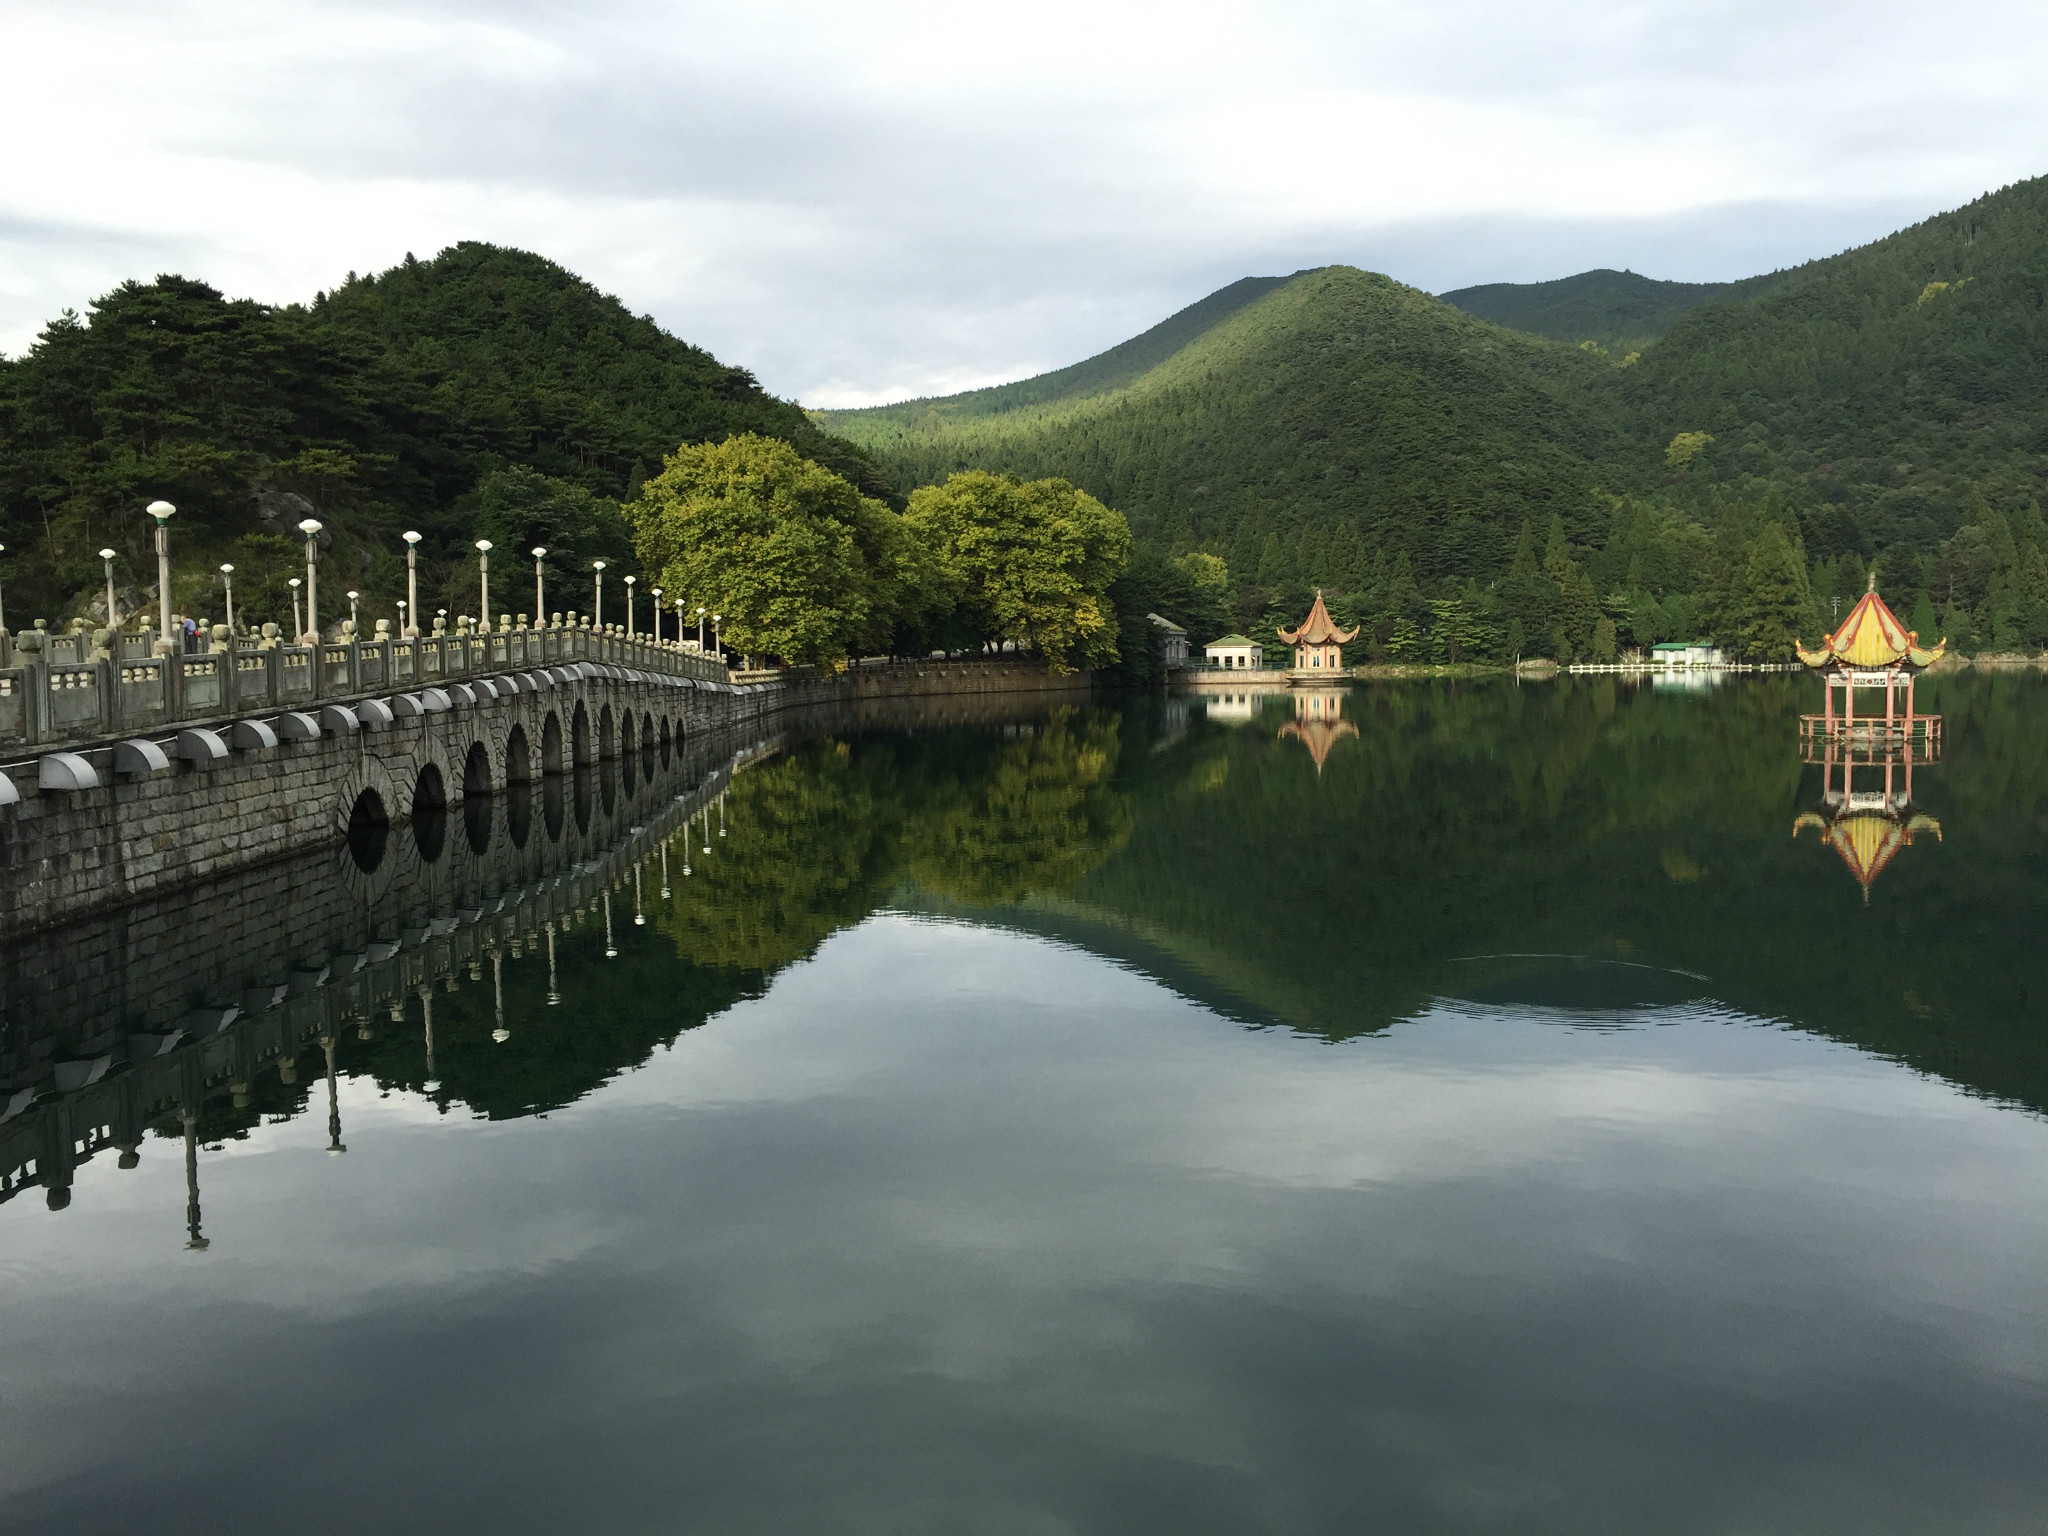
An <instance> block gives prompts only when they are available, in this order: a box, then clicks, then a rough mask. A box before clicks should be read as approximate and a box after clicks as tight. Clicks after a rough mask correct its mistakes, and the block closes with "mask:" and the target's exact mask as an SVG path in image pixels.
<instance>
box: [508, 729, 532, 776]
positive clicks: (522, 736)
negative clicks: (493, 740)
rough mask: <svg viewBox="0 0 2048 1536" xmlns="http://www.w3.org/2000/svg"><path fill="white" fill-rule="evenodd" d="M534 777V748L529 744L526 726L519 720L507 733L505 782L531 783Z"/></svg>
mask: <svg viewBox="0 0 2048 1536" xmlns="http://www.w3.org/2000/svg"><path fill="white" fill-rule="evenodd" d="M532 778H533V748H532V747H530V746H528V745H527V741H526V727H525V726H524V725H522V724H520V723H519V722H517V721H514V722H513V725H512V729H511V730H509V731H507V732H506V733H505V782H506V784H508V785H511V784H525V783H529V782H530V781H531V780H532Z"/></svg>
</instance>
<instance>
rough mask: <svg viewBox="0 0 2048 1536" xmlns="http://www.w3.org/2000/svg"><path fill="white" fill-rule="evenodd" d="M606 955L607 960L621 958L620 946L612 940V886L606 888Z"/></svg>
mask: <svg viewBox="0 0 2048 1536" xmlns="http://www.w3.org/2000/svg"><path fill="white" fill-rule="evenodd" d="M604 957H605V959H607V960H616V959H618V958H619V947H618V945H616V944H614V943H613V942H612V888H611V887H610V886H606V887H605V888H604Z"/></svg>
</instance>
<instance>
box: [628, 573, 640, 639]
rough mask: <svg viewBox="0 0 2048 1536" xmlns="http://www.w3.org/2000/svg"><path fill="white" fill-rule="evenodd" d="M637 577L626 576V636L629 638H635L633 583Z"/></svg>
mask: <svg viewBox="0 0 2048 1536" xmlns="http://www.w3.org/2000/svg"><path fill="white" fill-rule="evenodd" d="M637 579H638V578H637V577H633V576H628V577H627V578H626V638H627V639H628V640H630V639H632V638H633V583H634V581H636V580H637Z"/></svg>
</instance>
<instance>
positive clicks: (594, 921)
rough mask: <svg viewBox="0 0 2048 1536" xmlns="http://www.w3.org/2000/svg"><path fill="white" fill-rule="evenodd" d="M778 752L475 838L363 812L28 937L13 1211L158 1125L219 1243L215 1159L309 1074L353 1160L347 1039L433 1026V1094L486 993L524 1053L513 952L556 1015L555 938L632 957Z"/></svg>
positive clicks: (13, 1140)
mask: <svg viewBox="0 0 2048 1536" xmlns="http://www.w3.org/2000/svg"><path fill="white" fill-rule="evenodd" d="M780 739H781V736H780V733H777V734H776V735H774V736H765V737H761V738H757V739H754V740H750V741H740V742H735V741H730V740H728V741H725V742H715V741H713V742H707V743H706V744H705V745H704V747H702V748H700V749H699V750H697V751H696V752H693V753H691V754H689V755H688V756H687V757H686V756H685V755H684V754H683V753H682V752H680V751H663V750H660V749H659V748H655V749H649V750H645V751H643V752H641V753H639V754H637V755H628V756H625V757H622V758H618V759H613V760H611V761H608V762H605V763H603V764H600V765H597V766H594V767H590V768H582V769H578V770H577V771H576V772H575V773H574V774H573V775H572V776H568V777H565V778H557V779H550V780H547V781H545V782H544V783H543V784H542V785H541V786H539V787H537V788H534V787H529V786H515V787H514V788H513V789H512V790H510V791H509V792H507V793H503V794H498V795H493V796H488V797H484V796H479V797H475V798H472V799H470V800H469V801H467V802H466V803H465V804H464V806H463V807H462V809H461V811H460V812H459V813H458V814H459V816H460V821H461V826H460V829H459V831H457V830H456V829H454V828H451V827H450V826H449V825H448V821H449V819H450V818H449V816H448V814H447V813H446V812H439V813H429V814H426V815H422V816H419V817H417V818H415V820H414V821H413V822H412V823H411V824H410V825H407V826H399V827H391V826H388V825H385V824H383V823H382V822H375V821H368V822H364V823H360V824H358V825H356V826H353V827H352V828H351V829H350V835H349V839H348V841H347V843H345V844H344V845H342V846H340V847H338V848H336V849H334V850H332V851H330V852H327V853H324V854H321V855H319V856H314V857H305V858H300V859H296V860H292V861H288V862H286V863H284V864H281V865H278V866H274V867H273V868H272V869H270V870H268V871H264V872H261V873H260V875H247V874H245V875H243V876H241V877H239V878H237V879H235V880H233V881H227V882H221V883H219V884H217V885H214V886H209V887H205V888H200V889H196V890H191V891H186V892H180V893H178V894H177V895H175V896H173V897H169V898H159V899H154V900H151V901H148V902H146V903H141V904H136V905H131V906H127V907H124V908H121V909H119V910H117V911H114V912H110V913H108V914H106V915H104V916H102V917H98V918H95V919H93V920H90V921H88V922H84V923H74V924H70V925H67V926H66V927H64V928H62V929H58V930H55V931H53V932H51V933H48V934H46V935H43V936H40V937H38V938H36V939H32V940H26V941H22V942H20V943H17V944H16V945H13V946H11V947H10V948H9V949H8V950H7V951H5V952H4V959H0V986H4V996H5V1006H6V1026H5V1034H4V1037H0V1038H4V1041H5V1045H4V1050H0V1201H4V1200H8V1199H12V1198H14V1197H16V1196H19V1195H21V1194H22V1193H24V1191H26V1190H28V1189H30V1188H32V1187H40V1188H42V1190H43V1191H44V1197H45V1200H46V1201H47V1203H48V1205H49V1207H50V1208H51V1209H52V1210H62V1209H64V1208H65V1207H67V1206H68V1205H69V1204H70V1201H71V1193H72V1186H73V1181H74V1176H75V1173H76V1171H77V1169H78V1168H79V1167H80V1165H82V1164H84V1163H86V1162H89V1161H90V1160H91V1159H93V1158H94V1157H97V1156H100V1155H102V1154H106V1153H110V1152H111V1153H113V1154H114V1155H115V1156H116V1158H117V1161H118V1164H119V1166H120V1167H122V1168H133V1167H136V1166H137V1165H138V1163H139V1162H140V1160H141V1155H142V1148H143V1146H144V1143H145V1141H146V1139H147V1138H148V1136H149V1135H150V1133H151V1132H154V1133H156V1134H157V1135H159V1136H165V1137H171V1138H175V1139H179V1140H182V1142H183V1147H184V1162H185V1174H186V1198H187V1209H186V1225H187V1246H188V1247H190V1248H194V1249H201V1248H204V1247H206V1246H207V1239H206V1238H205V1236H204V1234H203V1232H202V1227H201V1208H200V1191H199V1157H198V1154H199V1151H200V1149H201V1147H202V1146H209V1147H213V1148H216V1149H217V1148H218V1147H219V1146H220V1145H222V1144H223V1139H224V1138H225V1137H227V1136H230V1135H240V1134H245V1133H246V1131H247V1130H248V1129H249V1128H250V1127H252V1126H253V1125H254V1124H256V1123H257V1122H258V1120H259V1119H261V1118H262V1117H264V1116H265V1115H266V1114H267V1115H268V1116H269V1117H270V1118H272V1119H278V1118H289V1117H290V1116H292V1115H293V1114H295V1113H298V1112H301V1111H302V1110H304V1109H306V1108H309V1107H310V1104H309V1103H308V1102H307V1101H308V1099H309V1098H310V1094H309V1091H308V1090H309V1089H310V1088H311V1087H312V1084H311V1083H309V1082H307V1081H305V1079H306V1077H307V1068H308V1066H310V1067H311V1069H312V1074H313V1075H314V1076H316V1077H318V1078H319V1079H321V1080H322V1082H323V1084H324V1097H325V1100H326V1109H327V1117H328V1150H329V1151H330V1152H333V1153H337V1154H338V1153H342V1152H345V1151H346V1150H347V1146H346V1143H345V1142H344V1141H343V1139H342V1124H341V1111H340V1096H339V1091H338V1078H339V1068H338V1064H337V1059H336V1053H337V1048H338V1047H341V1046H344V1045H346V1044H354V1045H357V1046H358V1048H362V1045H363V1043H369V1042H375V1041H377V1040H378V1037H379V1034H380V1032H396V1031H400V1030H403V1031H406V1032H407V1033H409V1034H410V1033H411V1032H412V1031H417V1034H416V1035H413V1036H412V1038H413V1039H414V1040H415V1041H416V1042H417V1043H418V1046H419V1047H420V1048H422V1049H423V1050H424V1056H425V1068H426V1070H425V1078H424V1081H423V1082H422V1083H421V1084H420V1086H421V1087H422V1088H423V1090H424V1091H425V1092H426V1093H428V1094H430V1095H437V1094H439V1093H440V1091H441V1084H440V1081H439V1078H438V1061H437V1048H436V1041H435V1019H434V1013H435V1001H436V994H437V992H439V993H440V994H441V995H442V997H443V999H444V1002H445V998H446V996H447V994H451V993H456V992H458V990H459V989H461V988H462V987H463V984H464V983H465V981H466V982H468V983H470V984H472V985H474V986H479V987H481V986H488V987H489V989H490V991H489V996H490V998H491V1015H492V1019H493V1029H492V1032H491V1038H492V1039H493V1041H495V1042H496V1043H498V1044H503V1043H505V1042H506V1041H508V1040H510V1038H511V1029H510V1027H509V1024H508V1021H507V1013H506V1008H505V980H506V977H505V972H506V968H507V965H508V963H509V964H510V965H511V966H514V967H519V966H522V965H523V966H527V967H534V968H539V967H543V966H544V967H545V968H546V973H547V986H546V993H545V995H546V1000H547V1002H548V1003H549V1004H556V1003H559V1002H560V1001H561V999H562V993H561V989H560V981H559V975H558V971H557V948H558V945H559V944H560V943H561V942H563V941H565V940H566V939H567V938H568V937H569V936H570V935H573V934H577V933H579V931H581V930H586V929H587V930H590V931H592V933H593V934H594V933H595V932H597V931H600V930H601V932H602V934H603V940H604V953H605V954H606V956H607V957H614V956H616V955H617V954H618V952H619V951H618V946H617V944H616V942H615V925H616V924H619V923H621V922H626V921H631V922H635V923H640V922H644V907H645V905H646V902H647V900H648V899H649V897H650V896H652V895H654V894H656V893H658V894H659V895H661V896H666V895H667V894H668V886H669V882H670V879H671V877H672V875H673V874H677V873H680V872H681V871H682V870H683V869H685V868H686V867H687V860H688V857H689V854H688V846H687V845H688V837H687V835H686V833H687V829H688V827H689V824H690V823H691V822H692V821H693V820H696V819H698V818H700V817H701V818H703V822H704V826H705V828H706V829H707V831H708V829H709V828H710V827H711V825H712V823H713V822H714V820H716V819H718V818H720V817H722V815H723V813H724V807H723V803H722V802H723V797H724V792H725V790H726V787H727V786H728V784H729V783H730V781H731V776H732V774H733V773H734V772H735V771H740V770H743V769H744V768H745V767H746V766H747V765H748V763H749V762H751V761H753V760H754V759H756V758H758V757H759V756H761V755H762V754H764V753H766V752H769V751H771V750H772V749H773V748H774V747H775V745H776V744H777V743H778V742H779V740H780ZM536 801H537V802H538V805H536V803H535V802H536ZM536 812H537V813H538V814H536ZM451 834H452V835H451ZM679 840H680V844H681V845H680V846H677V845H678V842H679ZM700 846H704V847H709V846H712V844H711V843H710V842H709V841H707V842H706V843H704V844H701V845H700ZM650 880H651V881H653V882H654V886H653V889H652V890H650V889H649V881H650ZM444 1012H445V1009H444ZM138 1015H139V1016H142V1017H144V1018H150V1019H153V1020H154V1021H155V1022H152V1023H150V1024H148V1025H145V1026H143V1027H137V1026H136V1025H135V1024H134V1023H133V1022H132V1020H134V1019H135V1018H136V1017H137V1016H138Z"/></svg>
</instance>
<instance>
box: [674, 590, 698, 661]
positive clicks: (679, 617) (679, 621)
mask: <svg viewBox="0 0 2048 1536" xmlns="http://www.w3.org/2000/svg"><path fill="white" fill-rule="evenodd" d="M682 643H683V600H682V599H681V598H680V597H679V598H677V599H676V646H677V648H678V649H680V648H681V646H682ZM699 649H702V647H699Z"/></svg>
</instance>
